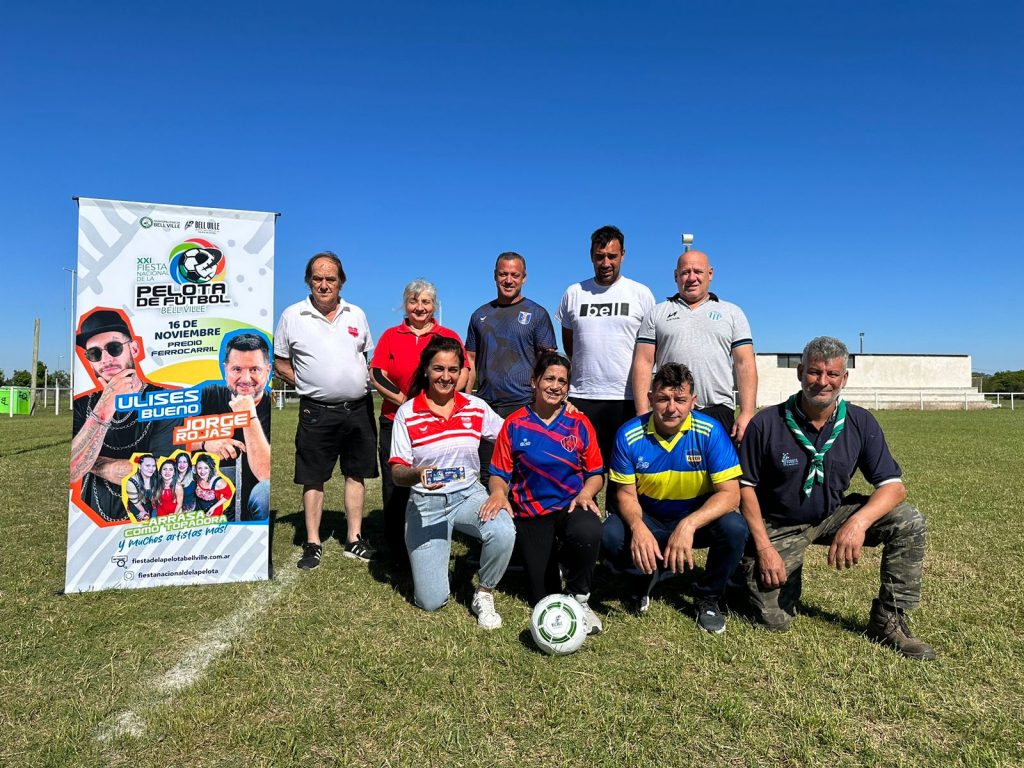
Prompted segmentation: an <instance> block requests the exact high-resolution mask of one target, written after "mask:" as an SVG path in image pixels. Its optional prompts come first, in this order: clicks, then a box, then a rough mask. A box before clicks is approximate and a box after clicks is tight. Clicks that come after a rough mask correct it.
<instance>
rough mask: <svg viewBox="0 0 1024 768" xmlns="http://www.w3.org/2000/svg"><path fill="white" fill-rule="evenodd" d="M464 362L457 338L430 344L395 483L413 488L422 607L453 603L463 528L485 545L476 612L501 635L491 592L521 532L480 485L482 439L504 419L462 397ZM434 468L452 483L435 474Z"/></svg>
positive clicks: (409, 409) (400, 419)
mask: <svg viewBox="0 0 1024 768" xmlns="http://www.w3.org/2000/svg"><path fill="white" fill-rule="evenodd" d="M464 364H465V359H464V357H463V352H462V345H461V344H460V343H459V342H458V341H457V340H455V339H448V338H444V337H434V338H433V339H431V341H430V343H429V344H427V346H426V348H425V349H424V350H423V354H422V355H421V356H420V364H419V367H418V368H417V370H416V377H415V379H414V381H413V385H412V389H411V392H410V399H409V400H407V401H406V402H404V403H403V404H402V405H401V407H399V409H398V412H397V413H396V414H395V426H394V432H393V433H392V437H391V458H390V459H389V462H388V463H389V464H391V477H392V479H393V480H394V482H395V485H399V486H406V487H411V488H412V493H411V494H410V497H409V503H408V505H407V506H406V514H405V545H406V547H407V549H408V550H409V561H410V564H411V566H412V579H413V586H414V589H415V594H416V604H417V605H418V606H419V607H420V608H424V609H426V610H428V611H436V610H437V609H438V608H440V607H441V606H442V605H444V604H445V602H447V600H448V593H449V584H448V558H449V555H450V553H451V545H452V530H453V529H458V531H459V532H460V533H465V534H467V535H469V536H472V537H474V538H476V539H479V540H480V541H482V542H483V549H482V551H481V553H480V587H479V588H478V589H477V591H476V593H475V594H474V595H473V605H472V608H473V613H475V614H476V616H477V623H478V624H479V625H480V626H481V627H483V628H484V629H497V628H498V627H500V626H501V616H499V615H498V613H497V611H495V609H494V596H493V595H492V594H491V592H492V590H493V589H494V588H495V587H496V586H497V585H498V582H499V581H500V580H501V577H502V576H503V575H504V574H505V568H506V567H507V566H508V561H509V558H510V557H511V556H512V547H513V546H514V544H515V526H514V525H513V524H512V518H511V517H510V516H509V513H508V510H507V509H501V508H495V507H494V506H493V505H492V506H491V507H490V508H489V509H487V510H484V509H483V504H484V502H485V501H487V492H486V491H484V489H483V487H482V486H481V485H480V483H479V482H478V481H477V476H478V475H479V472H480V458H479V455H478V453H477V452H478V450H479V447H480V440H481V439H486V440H491V441H493V440H494V439H495V438H496V437H497V436H498V432H499V431H500V430H501V417H500V416H498V415H497V414H496V413H495V412H494V411H492V410H491V408H490V406H488V405H487V403H485V402H484V401H483V400H480V399H479V398H477V397H474V396H472V395H464V394H462V393H461V392H456V391H455V385H456V384H457V383H458V380H459V375H460V373H461V372H462V368H463V365H464ZM432 470H438V472H439V473H440V474H443V475H445V477H444V478H436V477H432V476H428V475H429V474H431V471H432ZM433 474H438V473H433ZM505 506H506V507H507V506H508V505H507V504H506V505H505Z"/></svg>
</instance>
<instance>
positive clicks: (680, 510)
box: [609, 413, 741, 520]
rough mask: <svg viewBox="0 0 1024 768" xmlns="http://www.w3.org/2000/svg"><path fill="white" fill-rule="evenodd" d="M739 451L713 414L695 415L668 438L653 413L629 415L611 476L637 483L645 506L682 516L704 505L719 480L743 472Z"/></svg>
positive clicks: (667, 516) (659, 514)
mask: <svg viewBox="0 0 1024 768" xmlns="http://www.w3.org/2000/svg"><path fill="white" fill-rule="evenodd" d="M740 473H741V471H740V462H739V458H738V457H737V456H736V449H735V448H734V447H733V445H732V441H731V440H730V439H729V436H728V435H727V434H726V432H725V429H724V428H723V427H722V425H721V424H719V423H718V422H717V421H715V420H714V419H712V418H711V417H709V416H704V415H702V414H699V413H691V414H690V415H689V416H687V417H686V421H684V422H683V425H682V428H681V429H680V430H679V432H677V433H676V434H675V435H674V436H673V437H672V438H671V439H669V440H665V439H664V438H663V437H661V435H659V434H658V432H657V431H656V430H655V428H654V418H653V416H652V414H650V413H648V414H645V415H644V416H638V417H636V418H634V419H630V420H629V421H627V422H626V423H625V424H623V425H622V426H621V427H620V428H619V431H618V433H617V434H616V435H615V452H614V454H613V456H612V462H611V470H610V474H609V477H610V478H611V480H612V482H615V483H621V484H623V485H628V484H635V485H636V493H637V497H638V498H639V500H640V507H641V508H642V509H643V511H644V512H646V513H647V514H649V515H652V516H653V517H656V518H658V519H659V520H680V519H682V518H684V517H686V516H687V515H688V514H690V513H691V512H693V511H694V510H696V509H700V507H701V506H702V505H703V504H704V501H705V500H706V499H707V497H708V496H710V495H711V494H712V493H714V490H715V488H714V486H715V484H716V483H724V482H725V481H726V480H733V479H735V478H737V477H739V476H740Z"/></svg>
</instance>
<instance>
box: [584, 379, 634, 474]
mask: <svg viewBox="0 0 1024 768" xmlns="http://www.w3.org/2000/svg"><path fill="white" fill-rule="evenodd" d="M569 399H570V400H571V401H572V404H573V405H575V406H576V407H577V408H578V409H579V410H580V411H582V412H583V415H584V416H586V417H587V418H588V419H589V420H590V423H591V424H593V425H594V431H595V432H597V447H598V448H600V449H601V459H602V461H603V462H604V469H605V471H606V472H607V471H608V468H609V467H610V466H611V465H612V450H613V449H614V448H615V433H616V432H618V431H619V427H621V426H622V425H623V424H625V423H626V422H627V421H629V420H630V419H632V418H633V417H634V416H636V403H634V402H633V401H632V400H585V399H583V398H581V397H571V398H569Z"/></svg>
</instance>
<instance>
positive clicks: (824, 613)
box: [797, 600, 868, 635]
mask: <svg viewBox="0 0 1024 768" xmlns="http://www.w3.org/2000/svg"><path fill="white" fill-rule="evenodd" d="M797 615H798V616H806V617H807V618H809V619H820V620H821V621H827V622H829V623H830V624H835V625H836V626H837V627H839V628H841V629H845V630H846V631H847V632H852V633H853V634H855V635H863V634H864V632H866V631H867V628H868V625H867V622H864V621H859V620H857V619H852V618H850V617H849V616H842V615H840V614H838V613H835V612H833V611H829V610H827V609H825V608H821V607H819V606H817V605H809V604H808V603H805V602H804V601H803V600H801V601H800V602H799V603H797Z"/></svg>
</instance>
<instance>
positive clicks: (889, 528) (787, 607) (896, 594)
mask: <svg viewBox="0 0 1024 768" xmlns="http://www.w3.org/2000/svg"><path fill="white" fill-rule="evenodd" d="M867 498H868V497H867V496H863V495H861V494H855V495H850V496H848V497H847V498H846V499H845V501H846V502H847V503H845V504H843V505H842V506H841V507H839V508H838V509H837V510H836V511H835V512H833V513H832V514H831V515H830V516H829V517H827V518H825V519H824V520H822V521H821V522H820V523H818V524H817V525H808V524H801V525H778V524H777V523H773V522H772V521H771V520H768V519H765V521H764V524H765V528H766V529H767V531H768V538H770V539H771V541H772V544H773V545H774V546H775V549H777V550H778V552H779V555H780V556H781V557H782V560H783V562H784V563H785V564H786V576H787V579H786V583H785V584H783V585H782V586H781V587H780V588H778V589H765V587H764V586H763V585H762V584H761V577H760V574H759V571H758V568H757V559H756V558H755V557H754V554H753V552H751V551H749V550H748V551H747V553H746V554H745V555H744V557H743V561H742V563H741V564H740V572H741V574H742V576H743V579H744V581H745V582H746V591H747V598H748V602H749V605H750V608H751V609H752V612H753V614H754V618H755V619H757V620H759V621H760V622H761V623H762V624H764V625H765V626H767V627H768V628H769V629H774V630H785V629H788V628H789V625H790V624H791V623H792V621H793V618H794V617H795V616H796V604H797V602H798V601H799V600H800V592H801V590H802V587H803V566H804V552H805V551H806V549H807V547H808V546H809V545H811V544H820V545H824V546H828V545H830V544H831V543H832V539H833V537H834V536H835V535H836V533H837V532H838V531H839V529H840V528H841V527H842V525H843V523H845V522H846V521H847V520H848V519H849V518H850V517H851V516H852V515H853V514H854V513H855V512H856V511H857V510H858V509H860V508H861V507H862V506H863V505H864V503H865V502H866V501H867ZM925 530H926V525H925V519H924V515H922V514H921V513H920V512H918V511H917V508H916V507H912V506H910V505H909V504H907V503H903V504H899V505H897V506H896V507H895V508H894V509H893V510H892V511H891V512H889V513H888V514H886V515H885V516H884V517H882V518H881V519H880V520H877V521H876V522H875V523H874V525H872V526H871V527H870V528H868V530H867V533H866V535H865V537H864V546H867V547H877V546H881V547H882V565H881V587H880V588H879V590H878V599H879V601H880V602H881V604H882V606H883V607H885V608H888V609H890V610H891V609H893V608H899V609H901V610H910V609H913V608H916V607H917V605H918V603H919V602H920V600H921V568H922V566H923V564H924V542H925Z"/></svg>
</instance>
